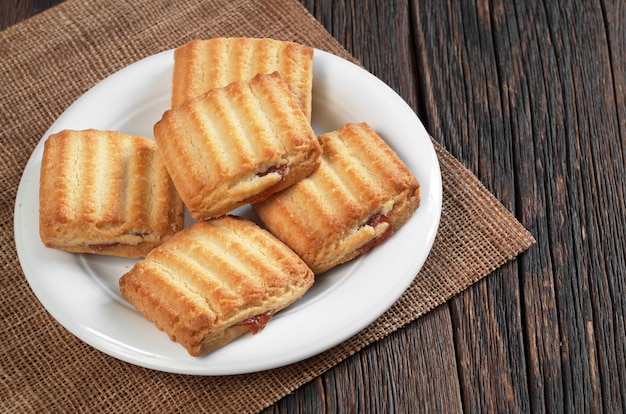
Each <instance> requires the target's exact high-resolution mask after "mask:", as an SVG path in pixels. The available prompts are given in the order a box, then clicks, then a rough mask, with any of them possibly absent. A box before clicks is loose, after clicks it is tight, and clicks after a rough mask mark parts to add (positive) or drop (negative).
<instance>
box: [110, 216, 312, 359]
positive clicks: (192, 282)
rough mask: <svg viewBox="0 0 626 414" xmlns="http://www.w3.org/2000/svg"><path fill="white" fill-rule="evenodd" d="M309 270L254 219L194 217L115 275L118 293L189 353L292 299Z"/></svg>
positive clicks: (303, 288) (303, 285)
mask: <svg viewBox="0 0 626 414" xmlns="http://www.w3.org/2000/svg"><path fill="white" fill-rule="evenodd" d="M312 283H313V273H312V272H311V270H310V269H309V268H308V267H307V266H306V264H305V263H304V262H303V261H302V260H301V259H300V258H299V257H298V256H297V255H296V254H295V253H294V252H293V251H291V250H290V249H289V248H288V247H286V246H285V245H284V244H283V243H281V242H280V241H279V240H277V239H276V238H275V237H274V236H272V235H271V234H270V233H268V232H267V231H265V230H263V229H261V228H260V227H258V226H257V225H256V224H254V223H252V222H250V221H248V220H245V219H242V218H238V217H233V216H224V217H221V218H218V219H213V220H208V221H203V222H198V223H195V224H193V225H192V226H190V227H187V228H186V229H184V230H183V231H181V232H179V233H178V234H176V235H175V236H174V237H172V238H171V239H170V240H169V241H168V242H167V243H165V244H163V245H162V246H160V247H159V248H157V249H155V250H153V251H152V252H151V253H150V254H149V255H148V256H147V257H146V258H145V259H144V260H143V261H141V262H139V263H137V265H136V266H135V267H134V268H133V269H131V271H129V272H128V273H127V274H126V275H124V276H123V277H122V278H121V280H120V289H121V291H122V293H123V294H124V295H125V296H126V297H127V298H128V299H129V301H130V302H131V303H132V304H133V305H135V307H137V308H138V309H139V310H140V311H141V312H142V313H143V314H144V315H145V316H146V317H147V318H148V319H149V320H151V321H153V322H155V323H156V325H157V326H158V327H159V328H160V329H162V330H164V331H165V332H167V333H168V334H169V335H170V337H171V338H172V339H173V340H176V341H178V342H180V343H181V344H182V345H184V346H185V347H186V348H187V349H188V350H189V352H190V353H191V354H192V355H198V354H201V353H204V352H205V351H206V350H207V348H211V342H212V341H214V340H215V338H219V337H220V336H222V335H223V332H224V331H225V330H227V329H229V328H231V327H233V326H239V325H240V324H241V323H242V322H244V321H246V320H247V319H249V318H254V317H256V316H259V315H263V314H266V313H270V314H273V313H275V312H277V311H279V310H281V309H283V308H285V307H286V306H288V305H289V304H291V303H292V302H294V301H295V300H297V299H299V298H300V297H301V296H302V295H303V294H304V293H305V292H306V291H307V290H308V288H309V287H310V286H311V285H312Z"/></svg>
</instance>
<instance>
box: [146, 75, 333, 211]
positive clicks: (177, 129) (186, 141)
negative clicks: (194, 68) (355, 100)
mask: <svg viewBox="0 0 626 414" xmlns="http://www.w3.org/2000/svg"><path fill="white" fill-rule="evenodd" d="M154 135H155V139H156V142H157V146H158V148H159V151H160V152H161V154H162V156H163V159H164V161H165V165H166V166H167V169H168V171H169V173H170V175H171V177H172V180H173V182H174V184H175V185H176V188H177V190H178V192H179V194H180V195H181V197H182V199H183V200H184V202H185V204H186V205H187V208H188V209H189V211H190V213H191V215H192V216H193V217H194V218H196V219H198V220H201V219H207V218H213V217H218V216H221V215H224V214H226V213H228V212H229V211H231V210H233V209H234V208H236V207H238V206H240V205H243V204H246V203H249V202H251V201H255V200H260V199H262V198H265V197H267V196H269V195H270V194H271V193H272V192H276V191H279V190H281V189H282V188H285V187H287V186H289V185H291V184H292V183H293V182H295V181H297V180H299V179H301V178H303V177H304V176H306V175H308V174H310V173H311V172H312V171H313V170H314V169H315V168H317V165H318V164H319V158H320V154H321V147H320V145H319V143H318V141H317V138H316V137H315V134H314V132H313V130H312V128H311V125H310V124H309V122H308V121H307V120H306V118H305V117H304V115H303V113H302V111H301V110H300V108H299V107H298V105H297V103H296V101H295V99H294V98H293V96H292V95H291V93H290V92H289V90H288V88H287V85H286V84H285V82H284V81H283V79H282V77H281V75H280V74H279V73H278V72H274V73H272V74H259V75H257V76H255V77H254V78H253V79H251V80H249V81H239V82H233V83H231V84H228V85H227V86H226V87H224V88H217V89H212V90H211V91H209V92H208V93H206V94H204V95H202V96H201V97H199V98H196V99H193V100H191V101H187V102H186V103H185V104H183V105H181V106H180V107H178V108H175V109H170V110H168V111H166V112H165V114H164V115H163V117H162V119H161V120H160V121H159V122H157V123H156V125H155V126H154Z"/></svg>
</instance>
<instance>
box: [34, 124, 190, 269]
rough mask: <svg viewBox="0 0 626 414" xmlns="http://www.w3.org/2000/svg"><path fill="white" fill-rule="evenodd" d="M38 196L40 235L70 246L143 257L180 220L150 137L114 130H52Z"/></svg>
mask: <svg viewBox="0 0 626 414" xmlns="http://www.w3.org/2000/svg"><path fill="white" fill-rule="evenodd" d="M39 203H40V210H39V228H40V235H41V240H42V242H43V243H44V244H45V245H46V246H48V247H53V248H57V249H61V250H66V251H69V252H82V253H97V254H105V255H113V256H123V257H139V256H144V255H146V254H147V253H148V252H149V251H150V250H152V249H153V248H154V247H156V246H158V245H160V244H161V243H163V242H164V241H165V240H167V239H168V238H169V237H171V236H172V235H173V234H174V233H176V232H177V231H178V230H180V229H181V228H182V226H183V215H184V207H183V203H182V200H181V199H180V197H179V196H178V194H177V192H176V189H175V188H174V185H173V183H172V181H171V180H170V177H169V175H168V173H167V170H166V169H165V166H164V165H163V162H162V160H161V157H160V155H159V154H158V152H157V150H156V145H155V143H154V141H153V140H152V139H150V138H147V137H140V136H133V135H126V134H123V133H121V132H116V131H99V130H94V129H89V130H81V131H74V130H63V131H61V132H58V133H56V134H52V135H50V137H48V139H47V140H46V142H45V144H44V153H43V160H42V164H41V179H40V188H39Z"/></svg>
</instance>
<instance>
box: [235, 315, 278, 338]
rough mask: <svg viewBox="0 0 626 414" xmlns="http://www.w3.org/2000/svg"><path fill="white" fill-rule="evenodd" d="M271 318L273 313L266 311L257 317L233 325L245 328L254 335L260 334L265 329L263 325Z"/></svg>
mask: <svg viewBox="0 0 626 414" xmlns="http://www.w3.org/2000/svg"><path fill="white" fill-rule="evenodd" d="M272 316H274V311H273V310H268V311H267V312H263V313H260V314H258V315H255V316H251V317H249V318H247V319H244V320H243V321H241V322H238V323H236V324H235V325H236V326H245V327H246V328H248V330H249V331H250V332H251V333H252V334H253V335H254V334H256V333H259V332H261V330H262V329H263V328H265V325H267V323H268V322H269V321H270V319H272Z"/></svg>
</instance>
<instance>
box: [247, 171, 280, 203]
mask: <svg viewBox="0 0 626 414" xmlns="http://www.w3.org/2000/svg"><path fill="white" fill-rule="evenodd" d="M272 173H278V174H280V181H278V182H277V183H276V184H274V185H271V186H269V187H268V188H266V189H265V190H263V191H261V192H260V193H258V194H255V195H253V196H251V197H248V198H246V199H245V200H243V201H242V203H244V204H254V203H258V202H259V201H263V200H265V199H266V198H267V197H269V196H270V195H272V194H274V192H275V189H276V187H278V186H279V185H280V183H281V182H282V181H283V180H284V179H285V174H286V173H287V165H272V166H271V167H269V168H268V169H266V170H264V171H261V172H258V173H256V176H257V177H265V176H266V175H268V174H272Z"/></svg>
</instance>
